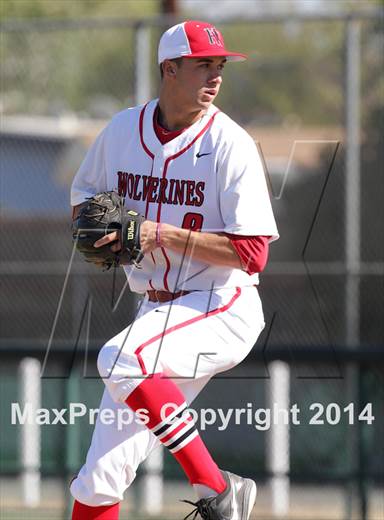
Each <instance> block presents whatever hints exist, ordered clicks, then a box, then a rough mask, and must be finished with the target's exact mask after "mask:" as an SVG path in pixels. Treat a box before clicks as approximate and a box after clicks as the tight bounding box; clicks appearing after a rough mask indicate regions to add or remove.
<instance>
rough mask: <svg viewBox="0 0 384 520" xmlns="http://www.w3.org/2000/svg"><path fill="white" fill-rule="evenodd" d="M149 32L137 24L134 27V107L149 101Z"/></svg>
mask: <svg viewBox="0 0 384 520" xmlns="http://www.w3.org/2000/svg"><path fill="white" fill-rule="evenodd" d="M150 39H151V32H150V28H149V27H147V26H146V25H144V24H143V23H139V24H137V25H136V26H135V105H141V104H143V103H146V102H147V101H149V100H150V99H151V42H150Z"/></svg>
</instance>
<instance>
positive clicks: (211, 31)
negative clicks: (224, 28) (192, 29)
mask: <svg viewBox="0 0 384 520" xmlns="http://www.w3.org/2000/svg"><path fill="white" fill-rule="evenodd" d="M204 31H205V32H206V33H207V35H208V39H209V43H210V44H211V45H217V46H218V47H224V42H223V40H222V38H221V34H220V33H219V31H218V30H217V29H216V27H205V28H204Z"/></svg>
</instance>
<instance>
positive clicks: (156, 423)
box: [125, 374, 226, 493]
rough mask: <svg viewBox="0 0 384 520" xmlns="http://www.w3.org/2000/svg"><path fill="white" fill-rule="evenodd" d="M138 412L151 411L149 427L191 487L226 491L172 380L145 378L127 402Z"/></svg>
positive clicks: (161, 377) (158, 377)
mask: <svg viewBox="0 0 384 520" xmlns="http://www.w3.org/2000/svg"><path fill="white" fill-rule="evenodd" d="M125 402H126V404H127V405H128V406H129V407H130V408H132V410H134V411H136V410H138V409H144V410H146V411H148V418H149V422H148V423H147V424H146V426H147V428H149V429H150V430H151V431H152V432H153V433H154V434H155V435H156V436H157V438H158V439H159V440H160V441H161V442H162V443H163V444H164V446H166V447H167V448H168V449H169V451H170V452H171V453H172V455H173V456H174V457H175V459H176V460H177V461H178V463H179V464H180V465H181V467H182V468H183V470H184V471H185V473H186V475H187V476H188V478H189V481H190V483H191V484H203V485H204V486H207V487H209V488H211V489H213V490H215V491H216V492H217V493H222V492H223V491H224V489H225V488H226V483H225V480H224V479H223V477H222V475H221V473H220V470H219V468H218V467H217V465H216V463H215V462H214V461H213V459H212V457H211V455H210V454H209V452H208V450H207V448H206V447H205V444H204V443H203V441H202V440H201V437H200V435H199V432H198V431H197V429H196V427H195V424H194V422H193V420H192V416H191V415H190V413H188V412H185V409H186V408H187V404H186V402H185V399H184V396H183V394H182V393H181V391H180V390H179V388H178V387H177V386H176V385H175V383H174V382H173V381H172V380H171V379H167V378H164V377H163V376H162V374H155V375H153V376H150V377H148V378H147V379H144V381H143V382H142V383H140V385H139V386H138V387H137V388H135V390H134V391H133V392H132V393H131V394H130V395H129V396H128V398H127V399H126V401H125Z"/></svg>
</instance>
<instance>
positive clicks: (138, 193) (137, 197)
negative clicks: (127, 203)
mask: <svg viewBox="0 0 384 520" xmlns="http://www.w3.org/2000/svg"><path fill="white" fill-rule="evenodd" d="M139 182H140V175H135V181H134V185H133V196H132V198H133V200H140V199H141V195H142V193H141V191H139Z"/></svg>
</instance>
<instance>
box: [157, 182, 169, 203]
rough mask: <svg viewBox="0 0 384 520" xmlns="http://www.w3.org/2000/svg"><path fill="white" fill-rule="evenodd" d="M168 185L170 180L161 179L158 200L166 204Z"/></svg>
mask: <svg viewBox="0 0 384 520" xmlns="http://www.w3.org/2000/svg"><path fill="white" fill-rule="evenodd" d="M167 186H168V180H167V179H160V188H159V196H158V197H157V202H159V203H160V204H166V203H167V202H168V201H167V195H166V189H167Z"/></svg>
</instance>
